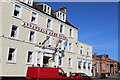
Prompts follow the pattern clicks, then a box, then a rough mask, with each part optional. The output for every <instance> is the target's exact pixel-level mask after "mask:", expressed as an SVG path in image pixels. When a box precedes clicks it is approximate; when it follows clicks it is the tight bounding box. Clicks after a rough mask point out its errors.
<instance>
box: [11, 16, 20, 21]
mask: <svg viewBox="0 0 120 80" xmlns="http://www.w3.org/2000/svg"><path fill="white" fill-rule="evenodd" d="M12 17H14V18H16V19H19V20H22V18H21V17H17V16H14V15H13V16H12Z"/></svg>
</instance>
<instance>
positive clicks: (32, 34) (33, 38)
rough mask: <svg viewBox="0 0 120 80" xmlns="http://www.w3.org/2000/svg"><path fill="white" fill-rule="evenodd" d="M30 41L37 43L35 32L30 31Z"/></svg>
mask: <svg viewBox="0 0 120 80" xmlns="http://www.w3.org/2000/svg"><path fill="white" fill-rule="evenodd" d="M29 41H30V42H35V31H30V33H29Z"/></svg>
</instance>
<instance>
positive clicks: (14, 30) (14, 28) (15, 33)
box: [10, 25, 18, 38]
mask: <svg viewBox="0 0 120 80" xmlns="http://www.w3.org/2000/svg"><path fill="white" fill-rule="evenodd" d="M17 36H18V26H15V25H12V28H11V32H10V37H13V38H17Z"/></svg>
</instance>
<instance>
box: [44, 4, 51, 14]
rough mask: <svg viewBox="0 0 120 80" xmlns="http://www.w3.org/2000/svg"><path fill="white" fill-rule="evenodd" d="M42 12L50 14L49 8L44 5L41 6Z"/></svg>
mask: <svg viewBox="0 0 120 80" xmlns="http://www.w3.org/2000/svg"><path fill="white" fill-rule="evenodd" d="M43 11H44V12H45V13H47V14H51V7H50V6H48V5H46V4H43Z"/></svg>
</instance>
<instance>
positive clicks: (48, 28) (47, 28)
mask: <svg viewBox="0 0 120 80" xmlns="http://www.w3.org/2000/svg"><path fill="white" fill-rule="evenodd" d="M48 20H51V19H49V18H47V19H46V29H50V30H52V22H53V21H52V20H51V22H50V28H47V26H48Z"/></svg>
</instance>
